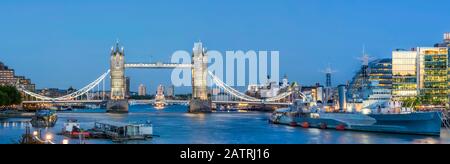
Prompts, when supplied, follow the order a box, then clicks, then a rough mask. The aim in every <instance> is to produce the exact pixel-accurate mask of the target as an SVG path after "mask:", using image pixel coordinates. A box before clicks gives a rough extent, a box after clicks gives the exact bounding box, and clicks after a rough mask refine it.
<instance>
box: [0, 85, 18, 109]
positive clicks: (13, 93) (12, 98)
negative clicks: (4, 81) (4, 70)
mask: <svg viewBox="0 0 450 164" xmlns="http://www.w3.org/2000/svg"><path fill="white" fill-rule="evenodd" d="M0 92H1V93H3V95H2V96H1V98H0V101H1V102H2V104H3V105H2V106H9V105H18V104H20V103H22V96H21V95H20V92H19V91H18V90H17V88H15V87H13V86H1V87H0Z"/></svg>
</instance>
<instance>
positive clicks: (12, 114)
mask: <svg viewBox="0 0 450 164" xmlns="http://www.w3.org/2000/svg"><path fill="white" fill-rule="evenodd" d="M34 115H35V114H34V113H31V112H19V111H1V112H0V119H6V118H32V117H33V116H34Z"/></svg>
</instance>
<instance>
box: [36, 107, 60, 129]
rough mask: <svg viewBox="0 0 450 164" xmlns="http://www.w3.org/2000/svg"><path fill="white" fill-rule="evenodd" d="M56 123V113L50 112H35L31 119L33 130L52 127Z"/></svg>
mask: <svg viewBox="0 0 450 164" xmlns="http://www.w3.org/2000/svg"><path fill="white" fill-rule="evenodd" d="M56 121H58V116H57V115H56V112H54V111H51V110H40V111H37V112H36V114H35V116H33V118H32V119H31V125H32V126H33V127H34V128H47V127H54V126H55V124H56Z"/></svg>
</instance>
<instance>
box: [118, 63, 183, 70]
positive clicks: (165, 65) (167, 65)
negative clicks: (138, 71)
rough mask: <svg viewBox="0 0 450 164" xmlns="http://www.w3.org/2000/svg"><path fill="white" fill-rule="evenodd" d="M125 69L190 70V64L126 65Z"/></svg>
mask: <svg viewBox="0 0 450 164" xmlns="http://www.w3.org/2000/svg"><path fill="white" fill-rule="evenodd" d="M125 68H154V69H158V68H160V69H168V68H186V69H188V68H189V69H190V68H192V64H175V63H161V62H158V63H126V64H125Z"/></svg>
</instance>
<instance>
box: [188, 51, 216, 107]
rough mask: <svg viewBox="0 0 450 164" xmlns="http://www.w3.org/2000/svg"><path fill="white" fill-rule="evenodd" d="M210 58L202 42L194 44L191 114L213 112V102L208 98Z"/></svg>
mask: <svg viewBox="0 0 450 164" xmlns="http://www.w3.org/2000/svg"><path fill="white" fill-rule="evenodd" d="M207 71H208V56H207V54H206V50H205V49H204V48H203V44H202V43H201V42H198V43H194V48H193V54H192V100H191V102H190V104H189V112H191V113H205V112H206V113H207V112H211V100H210V99H209V98H208V88H207V83H206V81H207V76H208V72H207Z"/></svg>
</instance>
